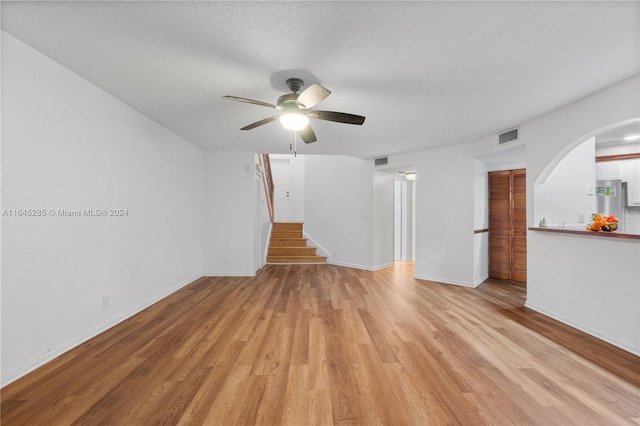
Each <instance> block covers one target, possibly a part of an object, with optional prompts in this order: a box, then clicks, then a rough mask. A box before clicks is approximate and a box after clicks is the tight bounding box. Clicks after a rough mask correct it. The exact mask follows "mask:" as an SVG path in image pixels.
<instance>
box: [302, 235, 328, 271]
mask: <svg viewBox="0 0 640 426" xmlns="http://www.w3.org/2000/svg"><path fill="white" fill-rule="evenodd" d="M302 236H303V237H304V238H306V239H307V240H309V241H311V245H313V246H314V247H315V248H317V250H316V254H318V256H326V258H327V263H330V262H331V253H329V250H327V249H326V248H324V247H322V245H320V243H318V242H317V241H316V240H314V239H313V237H312V236H311V235H309V234H307V233H306V232H305V231H304V229H303V230H302ZM318 252H320V253H318Z"/></svg>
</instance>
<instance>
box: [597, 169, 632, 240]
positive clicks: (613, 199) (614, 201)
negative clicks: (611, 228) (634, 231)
mask: <svg viewBox="0 0 640 426" xmlns="http://www.w3.org/2000/svg"><path fill="white" fill-rule="evenodd" d="M625 205H626V202H625V193H624V189H623V186H622V181H621V180H599V181H597V182H596V212H597V213H601V214H606V215H611V214H615V215H616V217H617V218H618V219H619V220H620V223H619V224H618V229H620V230H624V227H625V226H624V219H625V217H624V214H625V211H624V208H625Z"/></svg>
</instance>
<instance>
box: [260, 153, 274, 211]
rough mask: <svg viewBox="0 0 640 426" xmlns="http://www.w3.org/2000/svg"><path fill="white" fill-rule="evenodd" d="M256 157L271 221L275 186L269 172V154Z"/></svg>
mask: <svg viewBox="0 0 640 426" xmlns="http://www.w3.org/2000/svg"><path fill="white" fill-rule="evenodd" d="M258 159H259V161H260V168H261V169H262V183H263V184H264V191H265V193H266V195H267V209H268V210H269V218H270V219H271V223H273V196H274V194H275V187H274V185H273V175H272V174H271V159H270V158H269V154H259V155H258Z"/></svg>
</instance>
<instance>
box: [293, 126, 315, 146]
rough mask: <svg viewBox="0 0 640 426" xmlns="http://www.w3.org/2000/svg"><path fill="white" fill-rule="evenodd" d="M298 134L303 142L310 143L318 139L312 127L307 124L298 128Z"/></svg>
mask: <svg viewBox="0 0 640 426" xmlns="http://www.w3.org/2000/svg"><path fill="white" fill-rule="evenodd" d="M298 134H299V135H300V138H301V139H302V140H303V141H304V143H311V142H315V141H317V140H318V139H316V134H315V133H314V131H313V129H312V128H311V126H309V125H308V124H307V127H305V128H304V129H302V130H299V131H298Z"/></svg>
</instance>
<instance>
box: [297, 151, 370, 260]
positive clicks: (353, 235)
mask: <svg viewBox="0 0 640 426" xmlns="http://www.w3.org/2000/svg"><path fill="white" fill-rule="evenodd" d="M305 163H306V164H305V170H306V171H305V181H306V190H305V207H304V210H305V225H304V227H305V232H306V233H307V235H308V236H309V237H310V238H311V239H312V240H313V242H314V243H315V244H318V245H319V246H320V248H321V249H323V250H324V251H326V252H328V254H329V255H330V259H329V261H330V262H331V263H333V264H336V265H343V266H351V267H355V268H360V269H372V267H373V263H372V252H371V247H372V245H373V235H372V230H373V220H372V206H373V162H372V161H367V160H362V159H359V158H354V157H349V156H345V155H307V156H306V158H305Z"/></svg>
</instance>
